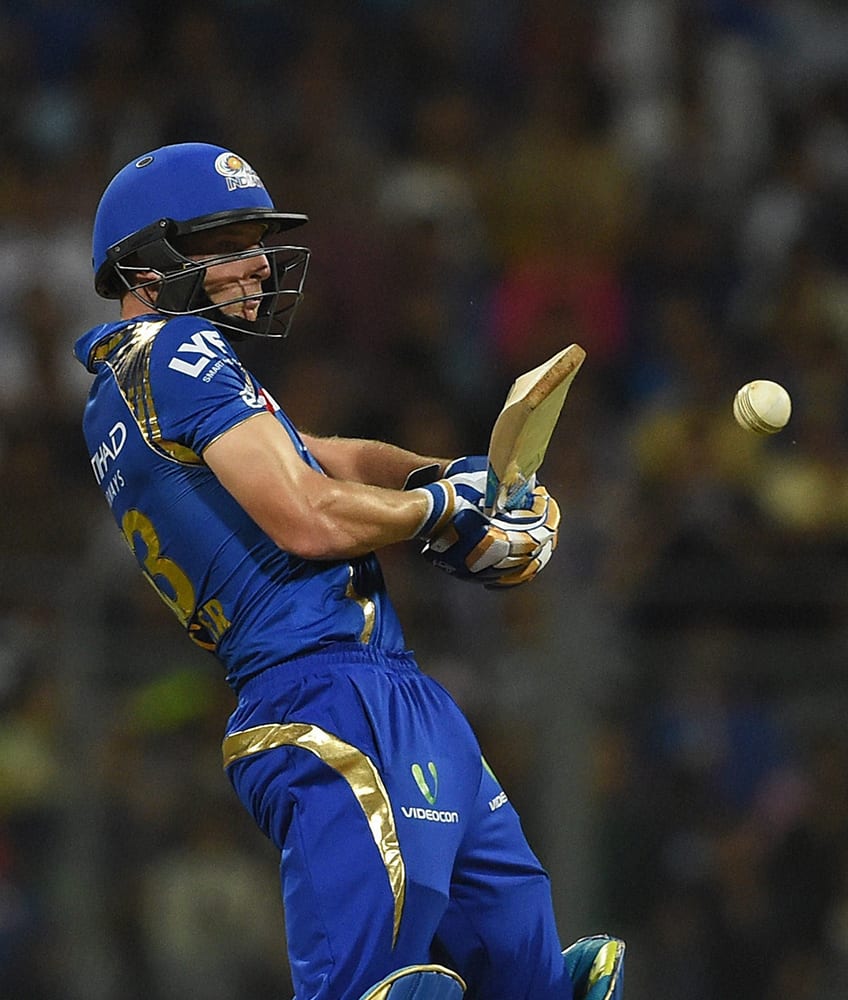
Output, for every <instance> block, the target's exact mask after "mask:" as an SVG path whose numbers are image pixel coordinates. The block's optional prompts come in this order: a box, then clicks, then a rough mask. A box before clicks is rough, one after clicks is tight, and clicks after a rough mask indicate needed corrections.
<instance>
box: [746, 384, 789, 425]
mask: <svg viewBox="0 0 848 1000" xmlns="http://www.w3.org/2000/svg"><path fill="white" fill-rule="evenodd" d="M791 414H792V400H791V398H790V396H789V393H788V392H787V391H786V390H785V389H784V388H783V386H782V385H780V384H779V383H777V382H770V381H769V380H768V379H756V380H755V381H754V382H748V383H747V384H746V385H743V386H742V388H741V389H740V390H739V392H737V393H736V397H735V398H734V400H733V416H734V417H736V423H737V424H739V426H740V427H744V428H745V430H746V431H753V432H754V433H755V434H776V433H777V432H778V431H779V430H782V429H783V428H784V427H785V426H786V425H787V423H788V422H789V417H790V416H791Z"/></svg>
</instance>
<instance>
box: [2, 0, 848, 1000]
mask: <svg viewBox="0 0 848 1000" xmlns="http://www.w3.org/2000/svg"><path fill="white" fill-rule="evenodd" d="M0 83H1V84H2V86H0V134H2V135H3V136H4V137H5V142H6V148H7V153H8V154H9V155H7V157H6V159H5V160H4V165H3V169H2V183H0V281H2V286H3V287H4V288H5V289H6V292H5V294H4V296H3V297H2V300H0V362H2V363H0V503H2V506H3V508H4V509H5V510H6V515H5V516H4V518H3V519H0V537H1V538H2V544H0V564H2V571H0V1000H77V998H80V1000H82V998H85V1000H117V998H119V997H120V998H121V1000H142V998H144V1000H177V998H180V1000H183V998H186V997H188V998H195V997H196V998H198V1000H218V998H222V1000H223V998H225V997H226V998H231V997H234V996H265V997H278V998H285V997H287V996H290V982H289V979H288V970H287V967H286V960H285V951H284V934H285V931H284V926H283V918H282V913H281V911H280V905H279V902H278V887H277V876H276V857H275V856H274V852H273V850H272V848H271V847H270V845H269V844H268V843H267V842H265V841H264V840H263V839H262V837H261V834H259V832H258V831H256V830H254V828H253V827H252V825H251V824H250V822H249V821H248V819H247V818H246V817H243V816H242V813H241V810H240V806H239V805H238V803H237V802H236V799H235V797H234V795H233V794H232V793H231V791H230V789H229V786H228V785H227V782H226V779H225V777H224V776H223V774H222V773H221V770H220V763H219V752H218V742H219V739H220V736H221V730H222V725H223V720H224V719H225V718H226V715H227V713H228V712H229V710H230V708H231V696H230V695H229V692H228V691H227V689H226V687H225V685H224V684H223V680H222V678H221V676H219V673H218V670H217V665H216V663H215V661H214V660H213V659H212V658H211V657H209V656H208V654H204V653H202V652H201V651H200V650H198V649H196V648H195V647H193V646H192V645H191V644H190V643H188V642H187V641H186V640H185V638H184V637H183V636H182V635H181V634H180V630H179V628H178V626H177V625H176V623H175V622H174V621H173V619H172V618H171V616H170V615H169V613H168V611H167V609H166V608H165V607H164V605H161V604H160V603H159V602H158V600H157V598H156V596H155V595H154V594H153V592H152V590H150V588H148V587H146V586H145V584H144V582H143V580H142V578H141V576H140V575H139V573H138V572H137V570H136V568H135V566H134V564H133V563H132V560H131V558H130V556H129V553H128V552H127V551H126V547H125V546H124V544H123V542H122V541H121V540H120V537H119V535H118V532H117V529H115V528H114V526H113V524H112V522H111V519H110V517H109V514H108V510H107V508H106V505H105V504H104V502H103V498H102V496H101V494H100V491H99V490H98V489H97V488H96V486H95V483H94V479H93V476H92V475H91V471H90V469H89V467H88V456H87V454H86V452H85V448H84V446H83V442H82V438H81V433H80V418H81V409H82V406H83V405H84V398H85V392H86V389H87V385H88V379H89V376H88V375H87V374H86V373H85V372H84V371H83V370H82V368H81V366H79V365H78V364H77V363H76V362H75V361H74V360H73V358H72V356H71V345H72V342H73V340H74V339H75V338H76V337H77V336H78V335H79V334H80V333H82V332H84V331H85V330H86V329H87V328H88V327H89V326H92V325H94V324H95V323H97V322H102V321H106V320H110V319H113V318H116V313H115V309H114V303H105V302H102V301H101V300H99V299H97V298H96V296H95V295H94V292H93V290H92V287H91V273H90V226H91V220H92V216H93V212H94V209H95V206H96V203H97V199H98V197H99V194H100V192H101V190H102V188H103V187H104V186H105V184H106V182H107V181H108V180H109V178H110V177H111V176H112V175H113V174H114V172H115V171H116V170H117V169H119V168H120V167H121V166H122V165H123V164H124V163H125V162H127V161H128V160H130V159H132V158H133V157H135V156H137V155H140V154H141V153H143V152H146V151H148V150H149V149H153V148H155V147H157V146H159V145H162V144H165V143H168V142H174V141H185V140H202V141H208V142H213V143H216V144H220V145H225V146H228V147H231V148H233V149H234V150H236V151H237V152H238V153H239V154H241V155H243V156H244V157H246V158H247V159H248V160H249V161H250V163H251V164H252V165H253V166H254V167H255V168H256V169H257V170H258V172H259V173H260V175H261V176H262V177H263V180H264V181H265V183H266V186H267V187H268V188H269V190H270V191H271V194H272V196H273V197H274V199H275V200H276V203H277V205H278V207H280V208H282V209H284V210H289V211H295V212H306V213H307V214H308V215H309V216H310V219H311V222H310V224H309V226H308V227H306V228H304V229H303V230H299V231H298V232H299V233H302V234H303V235H302V239H303V240H304V242H305V243H306V245H308V246H309V247H310V248H311V249H312V251H313V260H312V264H311V266H310V274H309V278H308V280H307V285H306V297H305V300H304V302H303V304H302V307H301V309H300V311H299V313H298V316H297V318H296V320H295V324H294V329H293V332H292V334H291V336H290V338H289V340H288V341H286V342H285V343H282V344H281V343H276V342H269V343H260V342H257V343H250V344H247V345H246V346H245V348H244V353H245V360H246V361H247V363H248V364H249V365H250V366H252V367H253V368H254V369H255V370H256V371H257V373H258V374H259V375H260V377H261V378H262V379H263V380H264V381H265V383H266V384H267V385H268V387H269V388H270V389H271V391H272V392H273V393H274V395H275V396H276V397H277V398H278V399H279V400H280V401H281V403H282V405H283V407H284V408H285V409H286V410H287V411H288V412H289V413H290V414H291V415H292V416H293V418H294V419H295V420H296V421H297V422H298V423H299V424H300V425H301V426H303V427H305V428H306V429H308V430H311V431H313V432H317V433H341V434H345V435H366V436H369V437H381V438H385V439H388V440H392V441H395V442H396V443H398V444H401V445H404V446H406V447H409V448H413V449H418V450H420V451H422V452H424V453H436V454H446V455H458V454H467V453H479V452H482V451H484V450H485V448H486V445H487V440H488V428H489V426H490V424H491V422H492V420H493V418H494V416H495V415H496V413H497V410H498V409H499V407H500V403H501V401H502V399H503V396H504V395H505V392H506V389H507V388H508V386H509V383H510V381H511V378H512V377H513V376H514V375H515V374H517V373H518V372H519V371H522V370H524V369H525V368H527V367H530V366H531V365H534V364H537V363H539V362H540V361H542V360H543V359H544V358H545V357H547V356H548V355H549V354H550V353H552V352H553V350H555V349H557V348H558V347H560V346H562V345H564V344H567V343H569V342H571V341H577V342H579V343H581V344H582V345H583V346H584V347H585V348H586V350H587V352H588V360H587V362H586V364H585V365H584V368H583V370H582V372H581V374H580V376H579V379H578V381H577V382H576V383H575V385H574V388H573V389H572V391H571V394H570V396H569V399H568V403H567V409H566V412H565V415H564V417H563V420H562V423H561V426H560V427H559V428H558V429H557V432H556V435H555V437H554V441H553V443H552V447H551V451H550V453H549V456H548V458H547V460H546V462H545V465H544V467H543V475H542V479H543V481H544V482H545V484H546V485H547V486H548V487H549V489H550V490H551V491H552V492H553V493H554V495H556V496H557V497H558V499H559V500H560V502H561V505H562V508H563V513H564V518H563V526H562V530H561V542H560V546H559V549H558V551H557V554H556V556H555V557H554V560H553V561H552V563H551V564H550V566H549V567H548V568H547V569H546V570H545V572H544V573H543V574H542V575H541V576H540V577H539V578H538V580H536V581H535V582H534V583H533V584H532V586H529V587H527V588H522V589H520V590H517V591H515V592H513V593H508V594H495V593H490V592H488V591H482V590H479V589H477V588H474V587H471V586H466V585H462V584H458V583H456V582H454V581H451V580H449V579H447V578H446V577H443V576H442V575H441V574H438V573H436V572H434V570H433V569H432V568H430V567H429V566H427V565H425V564H424V562H423V560H420V559H419V558H418V555H417V552H416V550H415V547H414V546H412V545H408V546H399V547H397V548H396V549H393V550H391V551H390V552H387V553H386V557H385V561H384V565H385V571H386V575H387V577H388V579H389V582H390V587H391V588H392V589H393V593H394V597H395V601H396V603H397V605H398V607H399V611H400V613H401V617H402V619H403V620H404V622H405V625H406V633H407V640H408V642H409V644H410V646H411V647H413V648H414V649H415V650H416V651H417V653H418V656H419V659H420V662H421V663H422V666H423V667H424V668H425V669H427V670H428V671H430V672H432V673H433V674H435V675H436V676H438V677H439V678H440V679H441V680H443V682H444V683H445V684H446V685H447V686H448V687H449V688H450V689H451V690H452V691H453V693H454V694H455V696H456V697H457V699H458V700H459V701H460V702H461V703H462V704H463V706H464V707H465V709H466V711H467V712H468V714H469V716H470V717H471V719H472V721H473V722H474V723H475V725H476V727H477V729H478V732H479V734H480V737H481V741H482V743H483V746H484V749H485V751H486V754H487V756H488V758H489V760H490V762H491V763H492V765H493V767H494V769H495V771H496V772H498V774H499V776H500V777H501V779H502V782H503V784H504V785H505V787H506V789H507V791H508V793H509V795H510V797H511V798H512V799H513V801H514V802H515V803H516V804H517V806H518V807H519V808H520V810H521V811H522V814H523V816H524V821H525V826H526V827H527V830H528V834H529V835H530V838H531V841H532V842H533V843H534V845H535V846H536V847H537V850H538V852H539V854H540V856H541V857H542V859H543V861H544V862H545V863H546V865H547V866H548V867H549V869H550V870H551V873H552V876H553V879H554V885H555V892H556V894H557V895H556V900H557V907H558V912H559V914H560V921H561V925H562V934H563V938H564V943H567V941H570V940H572V939H574V938H576V937H578V936H580V935H582V934H586V933H594V932H597V931H600V930H606V931H609V932H610V933H614V934H619V935H621V936H623V937H625V938H626V939H627V940H628V942H629V945H630V951H629V958H628V983H629V985H628V998H629V1000H649V998H654V997H669V998H671V997H673V998H675V1000H724V998H727V997H745V998H747V1000H779V998H786V997H793V998H794V1000H806V998H812V997H815V998H816V1000H837V998H844V997H845V996H846V995H848V729H846V726H845V718H846V716H848V667H846V652H848V590H846V584H848V454H846V452H848V9H846V7H845V5H844V4H842V3H841V2H838V0H497V2H495V3H492V2H484V0H359V2H355V3H351V2H343V0H309V2H308V3H294V2H284V0H206V2H202V3H200V2H193V0H167V2H163V0H147V2H146V3H144V4H141V3H138V2H127V3H122V4H112V5H110V4H103V3H102V2H101V0H76V2H75V3H73V4H68V3H65V2H64V0H23V2H19V3H17V4H15V5H12V4H9V3H0ZM12 153H14V155H11V154H12ZM753 378H771V379H774V380H776V381H779V382H781V383H783V384H784V385H785V386H786V387H787V388H788V389H789V391H790V393H791V395H792V398H793V414H792V418H791V421H790V424H789V426H788V427H787V428H786V430H784V431H783V432H782V433H781V434H779V435H776V436H775V437H772V438H760V437H757V436H755V435H752V434H748V433H746V432H744V431H742V430H741V429H740V428H739V427H738V426H737V425H736V424H735V423H734V421H733V418H732V414H731V404H732V400H733V395H734V393H735V391H736V389H737V388H738V387H739V386H740V385H742V384H743V383H744V382H747V381H749V380H750V379H753Z"/></svg>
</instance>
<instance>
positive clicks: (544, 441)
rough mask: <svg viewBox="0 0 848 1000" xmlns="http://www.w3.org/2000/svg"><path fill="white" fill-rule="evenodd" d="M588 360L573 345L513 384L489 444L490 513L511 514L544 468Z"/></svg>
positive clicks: (488, 500)
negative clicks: (559, 422)
mask: <svg viewBox="0 0 848 1000" xmlns="http://www.w3.org/2000/svg"><path fill="white" fill-rule="evenodd" d="M585 358H586V352H585V351H584V350H583V348H582V347H580V345H579V344H571V345H569V346H568V347H566V348H564V349H563V350H561V351H559V352H557V353H556V354H555V355H554V356H553V357H551V358H548V360H547V361H545V362H544V363H543V364H541V365H539V366H538V367H537V368H533V369H532V370H531V371H529V372H525V373H524V374H523V375H519V377H518V378H517V379H516V380H515V381H514V382H513V384H512V387H511V388H510V390H509V392H508V393H507V397H506V401H505V402H504V405H503V407H502V409H501V412H500V413H499V414H498V417H497V420H496V421H495V424H494V427H493V428H492V434H491V438H490V440H489V455H488V457H489V470H488V479H487V483H486V502H485V509H486V512H487V513H488V514H491V513H493V512H494V511H496V510H510V509H511V508H512V507H514V506H515V505H516V504H517V503H519V502H520V501H521V498H522V497H523V495H524V487H525V486H526V483H527V480H528V479H529V478H530V477H531V476H532V475H533V473H534V472H536V470H537V469H538V468H539V466H540V465H541V464H542V461H543V460H544V457H545V452H546V451H547V449H548V444H549V443H550V440H551V435H552V434H553V432H554V428H555V427H556V424H557V420H559V415H560V412H561V411H562V407H563V404H564V403H565V397H566V395H567V394H568V390H569V389H570V388H571V385H572V383H573V381H574V378H575V376H576V375H577V373H578V371H579V370H580V366H581V365H582V364H583V361H584V360H585Z"/></svg>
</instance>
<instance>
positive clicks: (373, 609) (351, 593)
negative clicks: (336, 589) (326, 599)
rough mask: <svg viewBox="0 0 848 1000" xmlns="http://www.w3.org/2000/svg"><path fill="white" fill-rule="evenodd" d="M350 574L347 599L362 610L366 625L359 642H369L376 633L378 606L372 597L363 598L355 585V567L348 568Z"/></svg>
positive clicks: (346, 593)
mask: <svg viewBox="0 0 848 1000" xmlns="http://www.w3.org/2000/svg"><path fill="white" fill-rule="evenodd" d="M348 572H349V573H350V579H349V580H348V582H347V587H346V588H345V597H348V598H350V600H352V601H356V603H357V604H358V605H359V606H360V608H362V614H363V616H364V618H365V624H364V625H363V626H362V631H361V632H360V633H359V641H360V642H362V643H365V642H368V641H369V640H370V639H371V633H372V632H373V631H374V625H375V624H376V621H377V605H376V604H375V603H374V601H372V600H371V598H370V597H363V596H362V595H361V594H360V593H359V592H358V591H357V589H356V588H355V587H354V585H353V566H350V567H348Z"/></svg>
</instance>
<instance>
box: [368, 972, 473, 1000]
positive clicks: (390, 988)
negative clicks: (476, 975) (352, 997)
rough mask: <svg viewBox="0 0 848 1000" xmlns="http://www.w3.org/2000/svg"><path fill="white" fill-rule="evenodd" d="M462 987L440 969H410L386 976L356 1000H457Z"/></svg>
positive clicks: (458, 980) (462, 991)
mask: <svg viewBox="0 0 848 1000" xmlns="http://www.w3.org/2000/svg"><path fill="white" fill-rule="evenodd" d="M464 993H465V983H464V982H463V981H462V979H461V978H460V977H459V976H458V975H457V974H456V973H455V972H451V971H450V969H446V968H444V966H441V965H410V966H407V967H406V968H405V969H398V970H397V971H396V972H393V973H391V975H388V976H386V978H385V979H383V980H381V981H380V982H379V983H377V984H376V985H375V986H372V987H371V989H370V990H368V992H367V993H364V994H363V995H362V997H360V1000H461V998H462V995H463V994H464Z"/></svg>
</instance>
